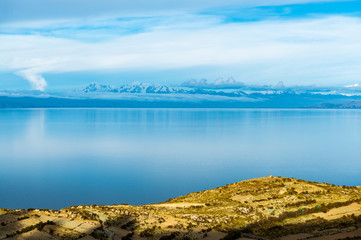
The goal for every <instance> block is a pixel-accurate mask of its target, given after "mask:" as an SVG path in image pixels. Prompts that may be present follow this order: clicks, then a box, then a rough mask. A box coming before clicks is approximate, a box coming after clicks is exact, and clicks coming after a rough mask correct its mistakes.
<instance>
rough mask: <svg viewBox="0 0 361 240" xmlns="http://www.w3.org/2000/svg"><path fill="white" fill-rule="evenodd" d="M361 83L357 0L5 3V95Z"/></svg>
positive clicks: (0, 4)
mask: <svg viewBox="0 0 361 240" xmlns="http://www.w3.org/2000/svg"><path fill="white" fill-rule="evenodd" d="M219 77H222V78H225V79H226V78H228V77H233V78H235V79H236V80H237V81H241V82H245V83H247V84H261V85H263V84H276V83H277V82H278V81H283V82H284V83H285V84H286V85H325V86H327V85H337V86H343V85H348V84H354V83H361V1H357V0H356V1H327V0H322V1H318V0H312V1H310V0H288V1H285V0H263V1H262V0H224V1H211V0H208V1H205V0H198V1H190V0H184V1H172V0H153V1H151V0H133V1H116V0H102V1H100V0H73V1H70V0H53V1H48V0H0V89H38V90H54V89H68V88H75V87H79V86H81V85H85V84H88V83H90V82H93V81H97V82H100V83H105V84H112V85H121V84H124V83H130V82H133V81H141V82H150V83H153V82H157V83H165V84H171V85H176V84H179V83H181V82H184V81H187V80H190V79H201V78H206V79H208V81H210V82H212V81H213V80H215V79H217V78H219Z"/></svg>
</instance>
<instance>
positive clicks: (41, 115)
mask: <svg viewBox="0 0 361 240" xmlns="http://www.w3.org/2000/svg"><path fill="white" fill-rule="evenodd" d="M360 142H361V111H358V110H287V109H27V110H25V109H24V110H22V109H17V110H0V206H1V207H7V208H30V207H34V208H62V207H67V206H69V205H79V204H113V203H116V204H119V203H129V204H145V203H153V202H159V201H165V200H167V199H168V198H171V197H176V196H179V195H184V194H187V193H190V192H193V191H200V190H205V189H209V188H214V187H218V186H221V185H224V184H227V183H232V182H236V181H241V180H245V179H249V178H255V177H262V176H268V175H270V174H272V175H274V176H284V177H296V178H301V179H305V180H312V181H320V182H328V183H334V184H339V185H361V162H360V156H361V148H360V147H359V144H360Z"/></svg>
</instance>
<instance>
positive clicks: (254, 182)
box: [0, 177, 361, 240]
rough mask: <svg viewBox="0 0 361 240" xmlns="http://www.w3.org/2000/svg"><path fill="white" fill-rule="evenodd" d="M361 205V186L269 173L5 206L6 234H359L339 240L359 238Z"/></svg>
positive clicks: (0, 215) (1, 218) (1, 229)
mask: <svg viewBox="0 0 361 240" xmlns="http://www.w3.org/2000/svg"><path fill="white" fill-rule="evenodd" d="M360 203H361V188H360V187H345V186H335V185H330V184H326V183H315V182H307V181H303V180H297V179H291V178H281V177H267V178H258V179H251V180H247V181H242V182H238V183H233V184H229V185H226V186H222V187H219V188H216V189H211V190H206V191H202V192H196V193H191V194H188V195H185V196H181V197H178V198H175V199H170V200H168V201H167V202H164V203H160V204H151V205H143V206H131V205H113V206H96V205H91V206H77V207H75V206H74V207H69V208H66V209H62V210H61V211H54V210H31V209H30V210H22V211H15V210H1V211H0V223H1V226H0V239H3V238H23V239H24V238H25V239H31V237H34V239H51V238H54V239H76V238H81V237H87V238H88V239H92V238H95V239H107V238H109V237H111V238H113V239H139V238H144V239H146V238H148V239H162V240H166V239H219V238H225V239H236V238H238V237H241V236H245V235H246V236H248V237H254V236H253V235H257V236H260V237H264V238H279V237H282V236H289V237H290V235H292V234H298V233H309V234H308V235H297V236H299V238H302V236H303V237H318V236H322V235H330V234H337V233H338V234H340V233H341V234H344V232H349V233H348V234H351V235H340V236H341V237H340V236H338V238H342V236H349V237H350V236H351V237H354V236H357V229H358V228H361V205H360ZM249 234H251V235H249ZM352 234H354V235H352ZM334 236H336V235H334ZM360 236H361V231H360ZM111 238H110V239H111Z"/></svg>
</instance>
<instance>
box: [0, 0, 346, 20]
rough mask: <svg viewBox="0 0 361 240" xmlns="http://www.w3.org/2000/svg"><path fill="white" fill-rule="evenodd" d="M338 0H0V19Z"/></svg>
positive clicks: (141, 13)
mask: <svg viewBox="0 0 361 240" xmlns="http://www.w3.org/2000/svg"><path fill="white" fill-rule="evenodd" d="M335 1H340V0H222V1H219V0H197V1H194V0H183V1H179V0H131V1H128V0H75V1H74V0H52V1H49V0H26V1H24V0H1V1H0V22H14V21H29V20H41V19H46V20H49V19H68V18H80V19H84V18H93V17H102V16H107V17H109V16H114V17H134V16H160V15H163V16H164V15H168V16H171V15H174V14H180V13H185V12H188V13H189V12H197V11H204V10H208V9H214V8H227V7H233V8H235V7H237V8H242V7H243V8H247V7H257V6H276V5H290V4H305V3H317V2H335Z"/></svg>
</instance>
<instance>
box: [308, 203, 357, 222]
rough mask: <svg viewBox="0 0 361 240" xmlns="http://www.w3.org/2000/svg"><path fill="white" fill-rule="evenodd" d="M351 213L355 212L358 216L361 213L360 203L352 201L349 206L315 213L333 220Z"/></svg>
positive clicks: (317, 215)
mask: <svg viewBox="0 0 361 240" xmlns="http://www.w3.org/2000/svg"><path fill="white" fill-rule="evenodd" d="M351 214H355V215H356V216H358V215H361V205H360V204H358V203H352V204H350V205H348V206H344V207H339V208H334V209H331V210H330V211H328V212H327V213H315V214H313V215H314V216H316V217H321V218H324V219H326V220H333V219H337V218H340V217H342V216H345V215H351Z"/></svg>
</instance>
